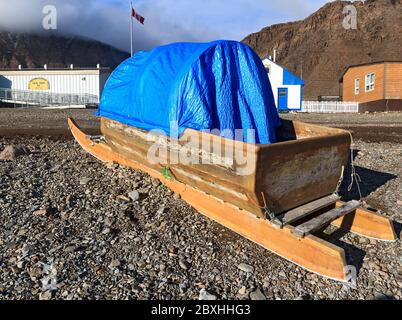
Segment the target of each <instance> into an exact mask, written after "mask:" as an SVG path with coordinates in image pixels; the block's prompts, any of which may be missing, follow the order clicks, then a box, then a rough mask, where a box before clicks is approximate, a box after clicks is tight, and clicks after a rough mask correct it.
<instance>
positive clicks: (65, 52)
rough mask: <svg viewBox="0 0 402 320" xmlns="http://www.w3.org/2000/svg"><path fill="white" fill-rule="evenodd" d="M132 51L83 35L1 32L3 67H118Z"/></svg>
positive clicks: (0, 53) (0, 48) (1, 64)
mask: <svg viewBox="0 0 402 320" xmlns="http://www.w3.org/2000/svg"><path fill="white" fill-rule="evenodd" d="M128 57H129V54H128V53H126V52H122V51H120V50H118V49H115V48H113V47H111V46H108V45H106V44H103V43H100V42H97V41H91V40H86V39H79V38H67V37H59V36H48V37H46V36H41V35H31V34H13V33H10V32H0V68H17V67H18V65H19V64H21V65H22V67H24V68H38V67H42V66H43V65H44V64H47V65H48V66H49V67H53V68H55V67H66V66H69V65H70V64H74V66H76V67H96V65H97V64H98V63H99V64H101V66H104V67H112V68H114V67H116V66H117V65H118V64H119V63H120V62H122V61H123V60H124V59H126V58H128Z"/></svg>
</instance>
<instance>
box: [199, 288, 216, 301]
mask: <svg viewBox="0 0 402 320" xmlns="http://www.w3.org/2000/svg"><path fill="white" fill-rule="evenodd" d="M216 299H217V298H216V296H215V295H213V294H211V293H209V292H208V291H207V290H205V289H201V290H200V295H199V297H198V300H206V301H212V300H216Z"/></svg>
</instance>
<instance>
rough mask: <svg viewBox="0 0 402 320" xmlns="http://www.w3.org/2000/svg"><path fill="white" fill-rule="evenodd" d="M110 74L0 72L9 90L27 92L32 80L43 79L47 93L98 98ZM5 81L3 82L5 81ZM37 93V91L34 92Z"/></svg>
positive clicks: (31, 71)
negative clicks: (47, 88) (89, 95)
mask: <svg viewBox="0 0 402 320" xmlns="http://www.w3.org/2000/svg"><path fill="white" fill-rule="evenodd" d="M109 75H110V73H100V72H99V70H87V71H86V70H82V71H81V70H71V71H70V70H66V71H55V70H38V71H35V70H30V71H0V76H2V79H3V80H2V82H1V83H2V84H6V83H7V80H8V81H9V84H10V85H11V88H10V87H9V88H10V89H14V90H28V84H29V82H30V81H31V80H32V79H35V78H44V79H46V80H48V81H49V83H50V90H43V92H48V93H62V94H92V95H96V96H97V97H100V94H101V92H102V90H103V86H104V84H105V81H106V79H107V78H108V76H109ZM4 78H5V79H6V80H5V79H4ZM35 91H38V90H35Z"/></svg>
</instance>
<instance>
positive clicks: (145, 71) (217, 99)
mask: <svg viewBox="0 0 402 320" xmlns="http://www.w3.org/2000/svg"><path fill="white" fill-rule="evenodd" d="M97 115H99V116H103V117H107V118H111V119H113V120H116V121H119V122H122V123H125V124H128V125H132V126H135V127H138V128H142V129H145V130H153V129H162V130H163V131H164V132H165V133H166V134H167V135H170V134H174V133H173V132H171V130H170V128H171V122H172V121H176V123H177V126H178V134H181V133H182V132H183V131H184V130H185V129H186V128H192V129H195V130H206V129H219V130H221V131H223V130H225V129H229V130H232V132H234V130H235V129H243V130H244V136H243V141H247V137H246V130H247V129H255V143H257V144H269V143H274V142H276V134H275V130H276V128H278V127H279V125H280V120H279V116H278V113H277V110H276V107H275V101H274V96H273V94H272V89H271V85H270V82H269V79H268V75H267V72H266V70H265V68H264V66H263V64H262V62H261V59H260V58H259V57H258V56H257V54H256V53H255V52H254V51H253V50H252V49H251V48H250V47H249V46H247V45H245V44H243V43H239V42H236V41H214V42H211V43H174V44H170V45H166V46H162V47H158V48H156V49H154V50H152V51H149V52H139V53H137V54H136V55H134V56H133V57H131V58H129V59H127V60H126V61H124V62H123V63H122V64H121V65H120V66H118V67H117V69H116V70H115V71H114V72H113V73H112V75H111V76H110V78H109V79H108V81H107V83H106V85H105V88H104V90H103V94H102V98H101V102H100V105H99V109H98V113H97ZM226 132H227V131H226ZM225 136H227V135H225ZM248 142H252V141H248Z"/></svg>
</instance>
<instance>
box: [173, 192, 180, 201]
mask: <svg viewBox="0 0 402 320" xmlns="http://www.w3.org/2000/svg"><path fill="white" fill-rule="evenodd" d="M173 199H175V200H180V199H181V195H180V193H175V194H174V195H173Z"/></svg>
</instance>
